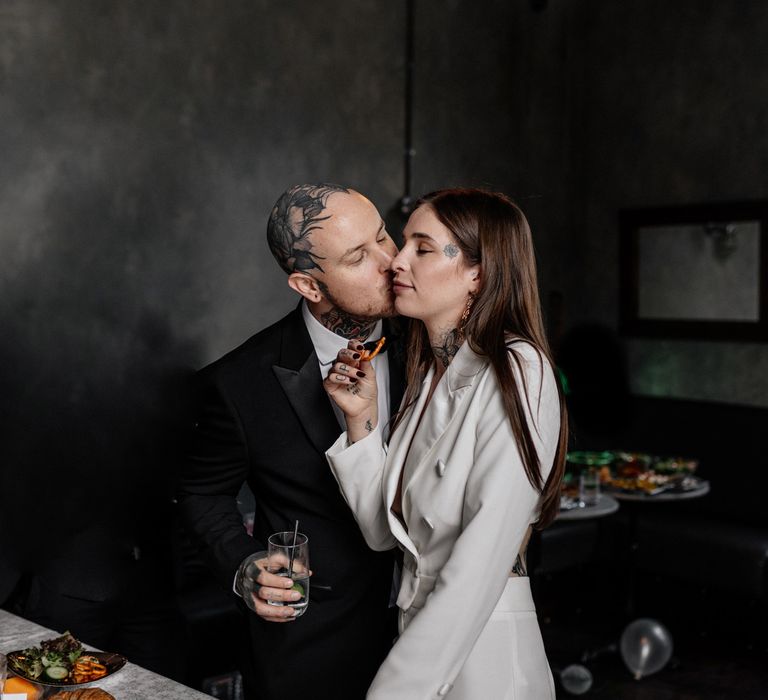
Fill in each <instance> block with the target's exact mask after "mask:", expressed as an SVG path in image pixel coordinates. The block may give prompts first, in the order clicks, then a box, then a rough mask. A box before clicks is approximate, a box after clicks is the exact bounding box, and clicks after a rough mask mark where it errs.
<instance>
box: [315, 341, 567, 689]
mask: <svg viewBox="0 0 768 700" xmlns="http://www.w3.org/2000/svg"><path fill="white" fill-rule="evenodd" d="M510 348H511V350H512V352H514V353H516V355H517V356H518V357H519V358H520V360H521V363H522V367H523V373H524V381H525V385H526V386H527V391H528V402H527V419H528V425H529V427H530V429H531V433H532V435H533V438H534V441H535V443H536V449H537V453H538V456H539V460H540V463H541V468H542V472H543V477H544V478H545V479H546V477H547V475H548V473H549V469H550V468H551V466H552V462H553V460H554V455H555V451H556V448H557V442H558V435H559V429H560V404H559V396H558V392H557V386H556V384H555V381H556V380H555V377H554V374H553V372H552V369H551V368H550V367H549V365H548V364H542V358H541V356H540V355H539V354H538V352H537V351H536V350H535V349H534V348H533V347H532V346H531V345H530V344H528V343H525V342H514V343H513V344H512V345H510ZM545 362H546V361H545ZM511 366H512V367H513V371H514V374H515V377H516V378H517V380H518V381H519V380H520V378H521V377H520V373H519V371H518V369H517V364H516V363H515V362H514V361H513V360H511ZM433 376H434V368H433V369H431V370H430V371H429V372H428V374H427V376H426V377H425V378H424V381H423V383H422V387H421V391H420V394H419V396H418V398H417V400H416V401H415V403H414V404H413V405H412V406H411V407H410V408H408V409H407V410H406V412H405V414H404V416H403V419H402V422H401V424H400V425H399V427H398V428H397V430H396V431H395V433H394V434H393V435H392V437H391V440H390V443H389V447H388V448H387V447H386V446H382V439H381V433H380V431H379V428H378V427H377V429H376V430H374V431H373V432H372V433H371V434H370V435H368V436H366V437H365V438H364V439H363V440H360V441H358V442H356V443H355V444H353V445H351V446H350V445H348V440H347V435H346V433H345V434H343V435H342V436H341V437H340V438H339V439H338V440H337V441H336V443H334V445H333V446H332V447H331V448H330V449H329V450H328V452H327V456H328V460H329V463H330V465H331V468H332V469H333V472H334V474H335V476H336V479H337V481H338V483H339V486H340V487H341V491H342V493H343V495H344V498H345V499H346V501H347V503H348V504H349V506H350V508H351V509H352V511H353V513H354V514H355V518H356V519H357V522H358V524H359V526H360V529H361V530H362V532H363V534H364V536H365V539H366V541H367V542H368V545H369V546H370V547H371V548H373V549H376V550H382V549H388V548H391V547H392V546H394V545H398V546H400V548H401V549H402V550H403V552H404V559H403V578H402V584H401V587H400V592H399V596H398V599H397V605H398V607H399V608H400V609H401V611H402V613H401V634H400V637H399V638H398V641H397V643H396V644H395V646H394V647H393V648H392V650H391V652H390V653H389V655H388V656H387V658H386V659H385V661H384V663H383V664H382V666H381V668H380V669H379V672H378V674H377V675H376V677H375V679H374V681H373V684H372V685H371V688H370V690H369V692H368V696H367V697H368V698H372V699H373V698H375V700H403V699H405V698H407V699H408V700H422V699H423V700H427V699H428V698H439V697H443V696H445V695H446V694H447V693H448V692H449V691H450V689H451V687H452V685H453V683H454V682H455V679H456V677H457V676H458V674H459V673H460V671H461V668H462V665H463V664H464V662H465V661H466V659H467V657H468V656H469V654H470V652H471V651H472V648H473V646H474V644H475V641H476V640H477V638H478V637H479V635H480V634H481V632H482V631H483V628H484V626H485V624H486V622H487V621H488V619H489V618H490V616H491V613H492V612H493V610H494V607H495V606H496V603H497V601H498V600H499V598H500V596H501V594H502V591H503V590H504V588H505V585H506V584H507V580H508V576H509V573H510V570H511V569H512V567H513V565H514V563H515V558H516V557H517V554H518V552H519V550H520V548H521V545H522V543H523V540H524V538H525V536H526V533H527V531H528V527H529V525H530V524H531V523H532V522H535V521H536V519H537V517H538V503H539V494H538V493H537V491H536V490H535V489H534V488H532V487H531V485H530V483H529V482H528V479H527V477H526V475H525V471H524V470H523V465H522V461H521V458H520V455H519V452H518V448H517V444H516V441H515V438H514V436H513V433H512V429H511V427H510V425H509V420H508V418H507V415H506V412H505V410H504V406H503V404H502V398H501V393H500V390H499V386H498V383H497V381H496V376H495V373H494V372H493V369H492V368H491V367H490V365H489V363H488V361H487V360H485V359H483V358H481V357H479V356H478V355H476V354H475V353H474V352H473V351H472V350H471V349H470V347H469V345H468V344H467V343H464V345H462V347H461V348H460V349H459V351H458V353H457V354H456V356H455V357H454V359H453V361H452V362H451V364H450V365H449V366H448V369H447V370H446V372H445V374H444V375H443V377H441V379H440V382H439V383H438V385H437V387H436V389H435V392H434V395H433V397H432V400H431V401H430V403H429V406H428V407H427V409H426V411H425V412H424V415H423V416H422V417H421V422H419V417H420V416H421V415H422V411H423V409H424V406H425V403H426V400H427V394H428V391H429V387H430V384H431V382H432V378H433ZM521 395H522V396H523V398H524V401H525V394H524V392H523V391H522V389H521ZM409 448H410V449H409ZM401 470H404V473H403V486H402V509H403V517H404V519H405V522H406V524H407V530H406V528H405V527H403V524H402V523H401V522H400V520H399V519H398V518H397V517H396V516H395V515H394V514H393V513H392V512H391V506H392V503H393V501H394V498H395V492H396V490H397V484H398V479H399V475H400V471H401Z"/></svg>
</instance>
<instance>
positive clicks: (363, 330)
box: [320, 306, 377, 340]
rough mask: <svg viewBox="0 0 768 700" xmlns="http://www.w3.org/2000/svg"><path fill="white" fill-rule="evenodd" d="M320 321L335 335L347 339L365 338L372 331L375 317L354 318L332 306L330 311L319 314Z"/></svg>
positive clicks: (375, 320) (375, 321)
mask: <svg viewBox="0 0 768 700" xmlns="http://www.w3.org/2000/svg"><path fill="white" fill-rule="evenodd" d="M320 323H322V324H323V325H324V326H325V327H326V328H327V329H328V330H329V331H333V332H334V333H335V334H336V335H340V336H341V337H342V338H346V339H347V340H351V339H352V338H358V339H360V340H365V339H366V338H368V336H369V335H370V334H371V333H373V329H374V327H375V326H376V323H377V319H370V318H354V317H353V316H350V314H348V313H347V312H346V311H342V310H341V309H339V308H338V307H336V306H334V307H333V308H332V309H331V310H330V311H328V312H326V313H324V314H320Z"/></svg>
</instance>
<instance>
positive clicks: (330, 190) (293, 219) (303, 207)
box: [267, 184, 349, 274]
mask: <svg viewBox="0 0 768 700" xmlns="http://www.w3.org/2000/svg"><path fill="white" fill-rule="evenodd" d="M334 192H344V193H346V194H348V193H349V190H348V189H346V188H344V187H340V186H339V185H328V184H313V185H297V186H296V187H291V189H289V190H287V191H286V192H284V193H283V194H282V195H281V197H280V199H278V200H277V203H276V204H275V206H274V207H273V209H272V213H271V214H270V216H269V222H268V223H267V242H268V243H269V249H270V250H271V251H272V255H274V256H275V260H277V262H278V263H279V264H280V267H282V268H283V270H285V271H286V272H287V273H288V274H290V273H292V272H297V271H298V272H307V271H308V270H314V269H317V270H320V271H321V272H322V271H323V268H322V267H321V266H320V261H321V260H323V258H322V257H320V256H319V255H317V254H316V253H313V252H312V239H311V238H312V233H313V232H314V231H316V230H317V229H318V228H319V224H321V223H322V222H323V221H325V220H326V219H328V218H330V216H321V214H322V213H323V212H324V211H325V207H326V206H327V202H328V197H330V196H331V195H332V194H334Z"/></svg>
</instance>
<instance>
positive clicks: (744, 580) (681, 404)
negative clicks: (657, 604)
mask: <svg viewBox="0 0 768 700" xmlns="http://www.w3.org/2000/svg"><path fill="white" fill-rule="evenodd" d="M626 401H627V403H626V405H624V406H622V407H620V409H619V413H620V414H621V415H622V416H623V418H624V419H623V420H622V421H620V422H613V423H611V424H610V425H609V428H610V429H608V430H602V431H601V430H596V429H595V426H597V425H599V423H597V422H595V421H592V422H588V421H584V422H582V423H581V424H580V422H579V417H580V411H579V409H580V407H579V406H578V405H577V406H573V407H572V409H573V410H572V420H573V426H572V433H573V436H572V447H573V449H579V450H605V449H621V450H627V451H633V452H645V453H651V454H657V455H663V456H683V457H693V458H697V459H698V460H699V469H698V472H697V473H698V475H699V476H700V477H702V478H704V479H707V480H708V481H709V482H710V485H711V491H710V493H709V494H708V495H706V496H704V497H701V498H698V499H694V500H690V501H684V502H683V501H678V502H671V503H669V502H668V503H641V504H629V503H624V504H623V505H622V508H621V510H620V512H619V513H618V514H617V515H616V516H612V519H611V520H610V521H609V522H607V523H606V522H601V521H594V520H593V521H584V522H582V523H555V525H554V526H553V527H552V528H550V529H549V530H547V531H545V532H544V533H542V535H541V537H540V540H539V542H538V543H537V545H538V548H537V550H536V552H535V560H534V568H533V570H534V573H535V574H539V575H547V574H550V573H552V572H557V571H563V570H566V569H567V568H568V567H571V566H576V565H583V563H584V562H585V561H587V562H592V563H594V562H595V561H601V560H602V561H612V562H613V563H614V568H617V567H619V566H624V565H626V563H627V561H628V560H627V559H626V558H625V554H626V553H625V552H624V553H622V552H620V551H617V549H616V548H617V547H618V548H620V547H621V546H622V542H623V543H624V545H626V544H627V539H626V538H627V537H630V536H631V538H632V539H633V540H634V542H635V543H636V545H637V549H636V553H635V554H636V556H635V559H634V563H635V565H636V566H637V570H638V572H639V573H640V574H642V573H643V572H646V573H647V574H650V575H653V576H656V577H664V578H667V579H669V580H671V581H674V582H677V583H680V584H683V586H687V587H688V588H689V589H692V590H697V591H701V590H704V589H712V590H716V591H721V592H726V593H729V594H731V596H732V600H734V601H736V604H737V605H742V606H745V605H748V604H751V605H754V604H757V605H759V606H762V607H764V606H765V605H766V603H768V456H767V455H768V409H766V408H758V407H749V406H735V405H728V404H721V403H709V402H702V401H688V400H677V399H666V398H652V397H629V398H627V399H626ZM585 423H586V424H587V425H588V426H589V427H590V430H586V429H585V428H584V427H583V425H584V424H585ZM600 425H605V423H603V424H600ZM630 524H631V527H632V529H633V532H632V533H630V532H629V528H630ZM622 528H623V531H622ZM606 531H608V532H609V533H610V534H612V535H613V537H612V538H610V542H606ZM622 533H623V534H622Z"/></svg>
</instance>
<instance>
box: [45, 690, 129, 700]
mask: <svg viewBox="0 0 768 700" xmlns="http://www.w3.org/2000/svg"><path fill="white" fill-rule="evenodd" d="M48 700H115V697H114V696H113V695H110V694H109V693H108V692H107V691H106V690H102V689H101V688H81V689H80V690H60V691H59V692H58V693H56V695H51V696H50V697H49V698H48Z"/></svg>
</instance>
